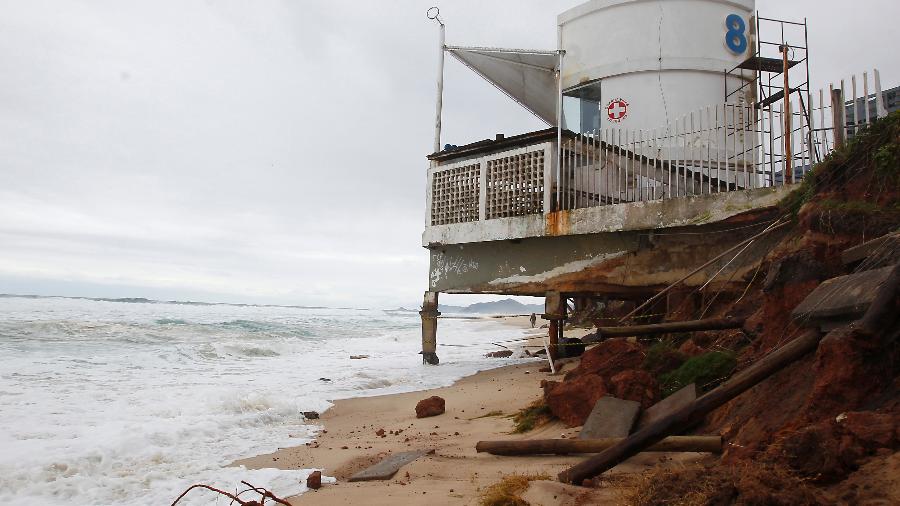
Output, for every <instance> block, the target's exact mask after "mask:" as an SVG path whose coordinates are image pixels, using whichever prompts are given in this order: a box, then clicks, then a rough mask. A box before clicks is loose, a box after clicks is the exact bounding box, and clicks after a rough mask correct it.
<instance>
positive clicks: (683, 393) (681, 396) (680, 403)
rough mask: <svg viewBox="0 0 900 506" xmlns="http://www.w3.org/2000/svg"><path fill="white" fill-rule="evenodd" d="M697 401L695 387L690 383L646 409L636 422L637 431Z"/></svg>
mask: <svg viewBox="0 0 900 506" xmlns="http://www.w3.org/2000/svg"><path fill="white" fill-rule="evenodd" d="M695 400H697V385H695V384H693V383H691V384H690V385H688V386H686V387H684V388H682V389H681V390H679V391H677V392H675V393H674V394H672V395H670V396H668V397H666V398H665V399H663V400H661V401H659V402H657V403H656V404H654V405H652V406H650V407H649V408H647V409H646V410H645V411H644V413H643V414H642V415H641V419H640V420H638V425H637V428H638V429H642V428H644V427H646V426H648V425H650V424H651V423H653V422H655V421H657V420H659V419H661V418H663V417H665V416H668V415H670V414H672V413H674V412H675V411H676V410H678V409H681V408H683V407H684V406H687V405H688V404H690V403H692V402H694V401H695Z"/></svg>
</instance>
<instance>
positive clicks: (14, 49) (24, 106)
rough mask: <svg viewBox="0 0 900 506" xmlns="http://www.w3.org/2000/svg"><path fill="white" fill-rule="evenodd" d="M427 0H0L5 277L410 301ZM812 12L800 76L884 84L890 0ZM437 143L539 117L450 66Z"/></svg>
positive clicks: (0, 263)
mask: <svg viewBox="0 0 900 506" xmlns="http://www.w3.org/2000/svg"><path fill="white" fill-rule="evenodd" d="M433 2H434V0H428V1H424V2H421V1H404V2H399V1H398V2H387V1H385V2H357V1H354V2H350V1H347V2H336V1H318V2H313V1H302V2H301V1H294V2H291V1H275V0H254V1H252V2H250V1H237V0H234V1H232V0H215V1H213V0H209V1H199V0H177V1H169V0H148V1H124V0H107V1H101V0H94V1H63V0H58V1H46V0H20V1H14V0H0V293H38V294H54V295H87V296H113V297H151V298H166V299H195V300H196V299H199V300H219V301H234V302H274V303H288V304H317V305H318V304H325V305H354V306H367V307H391V306H396V305H400V304H403V305H407V306H413V305H416V304H418V303H420V302H421V293H422V291H424V290H425V289H426V287H427V268H428V255H427V252H426V250H424V249H422V248H421V246H420V240H421V239H420V238H421V233H422V229H423V227H424V223H425V217H424V186H425V169H426V167H427V163H426V160H425V158H424V156H425V155H426V154H427V153H428V152H429V151H430V148H431V144H432V133H433V131H432V121H433V114H434V94H435V89H434V88H435V84H434V78H435V72H436V30H435V27H434V25H433V24H432V23H431V22H429V21H428V20H427V19H425V11H426V10H427V8H428V7H429V6H431V5H433ZM579 3H581V1H580V0H566V1H564V0H558V1H547V0H543V1H531V2H525V1H522V0H509V1H497V0H491V1H445V2H441V7H442V17H443V18H444V20H445V22H446V23H447V39H448V40H447V42H448V43H449V44H468V45H495V46H504V47H527V48H546V49H554V48H555V44H556V25H555V21H556V14H558V13H559V12H561V11H563V10H565V9H567V8H570V7H572V6H574V5H577V4H579ZM850 5H851V4H848V3H847V2H837V1H830V0H791V1H790V2H786V1H778V0H760V1H759V2H758V4H757V7H758V8H759V10H760V11H761V13H762V15H764V16H769V17H783V18H790V19H797V18H802V17H803V16H807V17H808V18H809V23H810V44H811V47H812V52H811V61H812V64H811V65H812V74H813V75H812V78H813V81H814V83H820V84H827V82H828V81H829V80H832V79H839V78H840V77H842V76H849V75H850V74H851V73H853V72H862V71H863V70H866V69H871V68H873V67H878V68H879V69H880V70H881V72H882V80H883V83H884V84H885V87H890V86H893V85H896V84H898V83H900V68H898V63H897V62H898V60H900V59H898V58H897V57H896V50H897V47H898V46H900V44H898V42H900V38H898V35H897V28H896V20H897V19H900V2H897V1H896V0H859V1H857V2H855V3H853V4H852V8H850ZM446 76H447V77H446V79H447V82H446V87H445V99H444V106H445V114H444V127H445V129H444V134H445V135H444V140H445V141H446V142H453V143H456V144H462V143H465V142H470V141H474V140H479V139H482V138H486V137H492V136H493V135H494V134H495V133H498V132H505V133H507V134H510V135H511V134H515V133H522V132H526V131H529V130H533V129H536V128H541V127H542V124H541V123H539V122H538V121H537V120H536V119H535V118H534V117H532V116H531V115H530V114H528V113H526V112H524V111H522V110H520V109H519V108H518V106H516V105H515V104H514V103H512V102H510V101H509V100H508V99H507V98H506V97H504V96H503V95H501V94H500V93H499V92H497V91H496V90H495V89H494V88H493V87H491V86H490V85H489V84H486V83H484V82H481V81H480V80H479V79H478V78H477V77H475V76H474V75H472V74H471V73H470V72H469V71H467V70H466V69H464V68H462V67H461V66H460V65H459V64H458V63H457V62H455V61H452V60H448V64H447V73H446Z"/></svg>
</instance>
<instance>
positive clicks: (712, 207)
mask: <svg viewBox="0 0 900 506" xmlns="http://www.w3.org/2000/svg"><path fill="white" fill-rule="evenodd" d="M791 190H793V186H778V187H774V188H758V189H754V190H743V191H732V192H722V193H714V194H711V195H709V194H708V195H696V196H692V197H682V198H676V199H665V200H652V201H645V202H629V203H624V204H614V205H606V206H598V207H587V208H582V209H573V210H571V211H560V212H556V213H547V214H531V215H527V216H516V217H512V218H499V219H494V220H485V221H473V222H468V223H455V224H452V225H438V226H432V227H427V228H426V229H425V232H424V234H422V246H425V247H427V248H436V247H440V246H443V245H450V244H470V243H482V242H491V241H503V240H507V239H525V238H530V237H547V236H563V235H579V234H584V235H586V234H601V233H605V232H619V231H623V232H627V231H643V230H654V229H656V230H660V229H666V228H671V227H681V226H685V225H700V224H704V223H714V222H717V221H721V220H724V219H727V218H730V217H732V216H735V215H738V214H740V213H743V212H746V211H750V210H753V209H760V208H764V207H769V206H772V205H775V204H776V203H777V202H778V201H779V200H781V199H782V198H783V197H784V196H785V195H787V194H788V193H789V192H790V191H791Z"/></svg>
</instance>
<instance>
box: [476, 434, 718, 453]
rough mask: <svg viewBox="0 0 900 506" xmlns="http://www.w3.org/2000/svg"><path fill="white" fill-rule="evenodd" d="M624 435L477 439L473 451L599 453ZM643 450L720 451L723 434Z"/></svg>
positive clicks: (670, 440) (667, 441) (673, 438)
mask: <svg viewBox="0 0 900 506" xmlns="http://www.w3.org/2000/svg"><path fill="white" fill-rule="evenodd" d="M624 440H625V438H621V437H610V438H600V439H525V440H518V441H479V442H478V443H477V444H476V445H475V451H477V452H485V453H490V454H491V455H566V454H570V453H599V452H601V451H603V450H606V449H607V448H610V447H612V446H613V445H616V444H618V443H621V442H622V441H624ZM643 451H646V452H706V453H722V436H670V437H667V438H665V439H663V440H662V441H660V442H658V443H656V444H654V445H652V446H650V447H648V448H646V449H645V450H643Z"/></svg>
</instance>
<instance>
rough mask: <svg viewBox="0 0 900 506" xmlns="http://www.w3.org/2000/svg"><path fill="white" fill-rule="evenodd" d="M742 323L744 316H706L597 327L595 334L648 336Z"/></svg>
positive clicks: (733, 327)
mask: <svg viewBox="0 0 900 506" xmlns="http://www.w3.org/2000/svg"><path fill="white" fill-rule="evenodd" d="M743 325H744V318H707V319H705V320H689V321H683V322H668V323H654V324H650V325H631V326H628V327H597V334H598V335H599V336H600V337H601V338H606V337H631V336H650V335H655V334H668V333H670V332H694V331H698V330H720V329H736V328H740V327H741V326H743Z"/></svg>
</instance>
